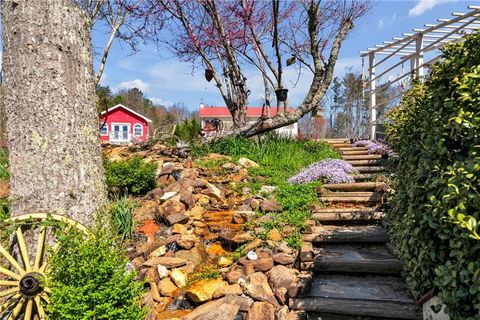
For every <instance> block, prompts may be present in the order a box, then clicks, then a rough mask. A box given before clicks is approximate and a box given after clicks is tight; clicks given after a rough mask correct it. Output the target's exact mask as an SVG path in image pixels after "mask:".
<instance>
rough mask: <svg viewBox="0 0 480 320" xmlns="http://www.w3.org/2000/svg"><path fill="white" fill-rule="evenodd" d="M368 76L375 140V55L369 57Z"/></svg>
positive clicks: (371, 119)
mask: <svg viewBox="0 0 480 320" xmlns="http://www.w3.org/2000/svg"><path fill="white" fill-rule="evenodd" d="M368 76H369V83H370V88H369V89H370V90H369V96H370V130H371V131H370V139H372V140H375V138H376V131H377V97H376V92H375V89H376V88H375V80H376V79H375V53H374V52H371V53H370V54H369V55H368Z"/></svg>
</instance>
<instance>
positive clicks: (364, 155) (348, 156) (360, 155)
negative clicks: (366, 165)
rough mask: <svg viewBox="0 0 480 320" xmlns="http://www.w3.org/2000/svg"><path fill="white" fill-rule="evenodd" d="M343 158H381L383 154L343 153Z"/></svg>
mask: <svg viewBox="0 0 480 320" xmlns="http://www.w3.org/2000/svg"><path fill="white" fill-rule="evenodd" d="M342 159H343V160H379V159H382V155H381V154H353V155H350V154H348V155H347V154H345V155H342Z"/></svg>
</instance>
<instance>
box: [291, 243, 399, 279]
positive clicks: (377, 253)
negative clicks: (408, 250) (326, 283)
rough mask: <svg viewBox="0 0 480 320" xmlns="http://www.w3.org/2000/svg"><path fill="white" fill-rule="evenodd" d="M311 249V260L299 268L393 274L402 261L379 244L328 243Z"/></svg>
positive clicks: (396, 271)
mask: <svg viewBox="0 0 480 320" xmlns="http://www.w3.org/2000/svg"><path fill="white" fill-rule="evenodd" d="M312 245H313V244H312ZM313 250H314V252H313V255H314V257H313V260H312V261H308V262H301V263H300V267H301V270H307V271H316V272H336V273H338V272H341V273H354V274H361V273H363V274H393V275H400V272H401V271H402V263H401V262H400V261H399V260H398V259H397V258H396V257H395V255H394V254H393V253H392V252H391V251H390V250H389V249H388V248H386V247H385V246H384V245H380V244H362V245H355V244H349V245H346V244H330V245H323V246H322V247H319V248H317V247H314V248H313Z"/></svg>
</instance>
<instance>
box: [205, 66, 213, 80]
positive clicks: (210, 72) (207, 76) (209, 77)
mask: <svg viewBox="0 0 480 320" xmlns="http://www.w3.org/2000/svg"><path fill="white" fill-rule="evenodd" d="M205 79H207V81H208V82H210V81H212V79H213V70H212V69H205Z"/></svg>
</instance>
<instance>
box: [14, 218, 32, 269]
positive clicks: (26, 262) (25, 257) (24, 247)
mask: <svg viewBox="0 0 480 320" xmlns="http://www.w3.org/2000/svg"><path fill="white" fill-rule="evenodd" d="M15 234H16V235H17V242H18V248H19V249H20V255H21V256H22V259H23V266H24V267H25V270H26V271H27V272H30V271H32V267H31V266H30V259H29V257H28V250H27V245H26V244H25V238H24V237H23V233H22V227H18V228H17V231H16V232H15Z"/></svg>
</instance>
